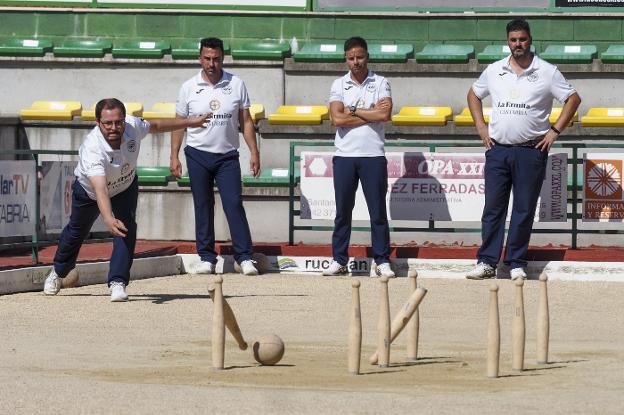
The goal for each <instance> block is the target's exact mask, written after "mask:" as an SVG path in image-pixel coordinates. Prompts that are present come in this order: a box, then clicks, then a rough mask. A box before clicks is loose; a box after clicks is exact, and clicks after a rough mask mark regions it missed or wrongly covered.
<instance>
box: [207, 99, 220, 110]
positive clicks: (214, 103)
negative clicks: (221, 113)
mask: <svg viewBox="0 0 624 415" xmlns="http://www.w3.org/2000/svg"><path fill="white" fill-rule="evenodd" d="M209 106H210V109H211V110H213V111H218V110H219V108H221V103H220V102H219V101H218V100H216V99H213V100H212V101H210V104H209Z"/></svg>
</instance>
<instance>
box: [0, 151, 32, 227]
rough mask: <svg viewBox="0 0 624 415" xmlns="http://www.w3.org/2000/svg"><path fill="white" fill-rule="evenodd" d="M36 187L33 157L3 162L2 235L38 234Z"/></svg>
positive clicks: (0, 188) (0, 169)
mask: <svg viewBox="0 0 624 415" xmlns="http://www.w3.org/2000/svg"><path fill="white" fill-rule="evenodd" d="M36 186H37V170H36V165H35V162H34V160H33V161H30V160H24V161H4V160H3V161H0V237H11V236H28V235H32V234H34V233H35V229H36V224H37V214H36V212H37V211H36V208H35V203H36V193H35V192H36Z"/></svg>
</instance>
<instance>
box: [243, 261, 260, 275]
mask: <svg viewBox="0 0 624 415" xmlns="http://www.w3.org/2000/svg"><path fill="white" fill-rule="evenodd" d="M254 264H256V261H254V260H252V259H247V260H245V261H241V263H240V268H241V273H242V274H243V275H258V269H257V268H256V266H255V265H254Z"/></svg>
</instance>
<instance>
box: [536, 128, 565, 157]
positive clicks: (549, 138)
mask: <svg viewBox="0 0 624 415" xmlns="http://www.w3.org/2000/svg"><path fill="white" fill-rule="evenodd" d="M558 137H559V134H557V133H556V132H554V131H553V130H548V132H547V133H546V135H545V136H544V138H543V139H542V141H540V142H539V143H537V145H536V146H535V148H537V149H539V150H541V151H545V152H548V151H550V147H551V146H552V145H553V143H554V142H555V140H556V139H557V138H558Z"/></svg>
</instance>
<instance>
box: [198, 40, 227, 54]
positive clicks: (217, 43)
mask: <svg viewBox="0 0 624 415" xmlns="http://www.w3.org/2000/svg"><path fill="white" fill-rule="evenodd" d="M203 48H209V49H220V50H221V54H222V55H224V54H225V52H224V50H223V41H222V40H221V39H219V38H218V37H205V38H203V39H202V40H200V41H199V53H201V51H202V49H203Z"/></svg>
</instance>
